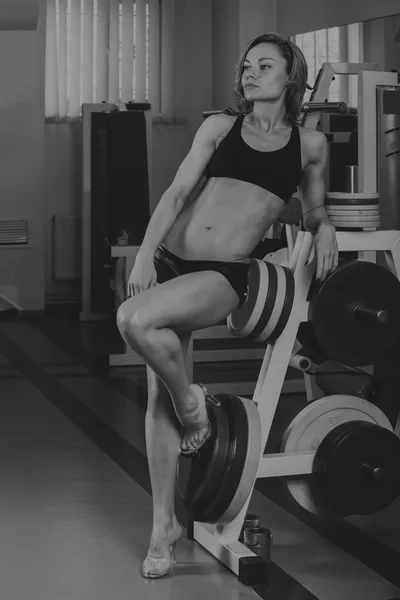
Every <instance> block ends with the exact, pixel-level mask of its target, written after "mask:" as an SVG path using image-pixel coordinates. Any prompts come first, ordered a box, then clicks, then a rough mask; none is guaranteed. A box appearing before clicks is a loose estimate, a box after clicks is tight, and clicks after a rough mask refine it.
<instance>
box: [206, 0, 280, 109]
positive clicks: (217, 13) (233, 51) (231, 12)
mask: <svg viewBox="0 0 400 600" xmlns="http://www.w3.org/2000/svg"><path fill="white" fill-rule="evenodd" d="M276 6H277V0H214V2H213V5H212V109H213V110H217V109H222V108H225V107H227V106H234V105H235V95H234V92H233V88H234V85H235V75H236V68H235V67H236V64H237V62H238V60H239V58H240V55H241V54H242V52H243V51H244V49H245V47H246V45H247V44H248V42H249V41H250V40H251V39H253V38H255V37H256V36H257V35H260V34H261V33H265V32H267V31H277V21H276V17H277V11H276Z"/></svg>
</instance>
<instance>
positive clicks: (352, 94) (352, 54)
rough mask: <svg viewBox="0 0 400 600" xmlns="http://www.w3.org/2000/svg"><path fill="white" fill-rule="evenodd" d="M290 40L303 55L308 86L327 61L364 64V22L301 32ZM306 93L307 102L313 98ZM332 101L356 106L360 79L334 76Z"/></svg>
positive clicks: (348, 76) (313, 81) (330, 98)
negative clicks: (358, 80)
mask: <svg viewBox="0 0 400 600" xmlns="http://www.w3.org/2000/svg"><path fill="white" fill-rule="evenodd" d="M291 40H292V41H293V42H294V43H295V44H296V45H297V46H298V47H299V48H300V50H301V51H302V52H303V54H304V56H305V58H306V61H307V65H308V83H309V84H310V85H311V86H313V85H314V83H315V80H316V78H317V74H318V71H319V69H320V68H321V67H322V65H323V63H325V62H354V63H355V62H362V51H361V47H362V23H354V24H352V25H345V26H343V27H332V28H330V29H320V30H319V31H310V32H308V33H300V34H298V35H295V36H293V37H291ZM310 94H311V91H310V90H307V91H306V93H305V95H304V102H307V101H308V100H309V98H310ZM328 101H329V102H338V101H342V102H346V104H348V105H349V106H351V107H354V108H356V107H357V76H356V75H335V79H334V81H332V83H331V85H330V88H329V96H328Z"/></svg>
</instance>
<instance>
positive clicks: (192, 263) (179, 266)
mask: <svg viewBox="0 0 400 600" xmlns="http://www.w3.org/2000/svg"><path fill="white" fill-rule="evenodd" d="M154 267H155V269H156V272H157V282H158V283H164V282H165V281H169V280H170V279H174V277H179V276H180V275H186V273H194V272H196V271H218V273H221V274H222V275H223V276H224V277H226V278H227V280H228V281H229V283H230V284H231V286H232V287H233V289H234V290H235V292H236V294H237V295H238V296H239V304H238V306H239V307H241V306H243V304H244V303H245V301H246V297H247V274H248V270H249V263H240V262H221V261H218V260H184V259H183V258H179V256H176V255H175V254H172V252H170V251H169V250H167V249H166V248H165V247H164V246H161V245H160V246H159V247H158V248H157V250H156V253H155V256H154Z"/></svg>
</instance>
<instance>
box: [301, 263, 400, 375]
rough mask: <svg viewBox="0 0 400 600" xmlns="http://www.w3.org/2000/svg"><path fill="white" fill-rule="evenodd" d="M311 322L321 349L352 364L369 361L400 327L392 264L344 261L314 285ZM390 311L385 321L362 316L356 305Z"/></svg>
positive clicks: (398, 288)
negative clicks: (369, 320) (386, 265)
mask: <svg viewBox="0 0 400 600" xmlns="http://www.w3.org/2000/svg"><path fill="white" fill-rule="evenodd" d="M310 295H311V300H310V304H309V313H308V318H309V323H311V325H312V332H313V337H314V338H315V340H316V342H317V345H318V350H320V351H322V354H323V355H325V356H326V357H327V358H330V359H332V360H337V361H339V362H343V363H345V364H348V365H352V366H363V365H370V364H372V363H373V362H374V360H375V359H376V358H377V357H378V356H379V354H380V353H381V352H383V351H384V350H386V349H387V348H388V347H389V346H390V344H391V343H392V342H393V341H394V340H395V339H396V337H397V336H398V335H399V333H400V311H399V309H398V307H399V306H400V282H399V281H398V279H397V277H395V275H393V273H391V272H390V271H389V270H388V269H385V268H384V267H381V266H379V265H376V264H375V263H372V262H367V261H357V260H352V261H346V262H343V263H342V264H340V265H339V266H338V268H337V269H336V271H334V272H333V273H331V274H330V275H328V277H327V278H326V280H325V281H324V282H321V283H316V282H314V283H313V285H312V288H310ZM360 305H362V306H366V307H368V308H371V309H376V310H381V311H386V314H387V321H386V322H382V323H378V322H375V323H374V322H369V323H366V322H364V321H360V320H358V319H357V318H355V316H354V309H355V308H356V307H357V306H360Z"/></svg>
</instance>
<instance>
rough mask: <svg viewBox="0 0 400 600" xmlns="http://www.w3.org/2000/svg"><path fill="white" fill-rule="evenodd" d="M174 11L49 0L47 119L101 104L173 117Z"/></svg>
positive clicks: (138, 2)
mask: <svg viewBox="0 0 400 600" xmlns="http://www.w3.org/2000/svg"><path fill="white" fill-rule="evenodd" d="M174 12H175V0H47V18H46V119H47V120H50V121H58V122H66V121H75V120H79V119H80V117H81V105H82V104H83V103H92V102H93V103H98V102H103V101H105V102H110V103H114V104H125V103H127V102H129V101H135V102H149V103H150V104H151V105H152V110H153V114H154V115H155V116H156V117H160V116H161V117H164V118H166V119H167V120H168V119H169V118H172V116H173V106H172V101H173V90H172V84H171V81H172V76H171V75H172V56H173V40H174V31H173V29H174Z"/></svg>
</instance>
